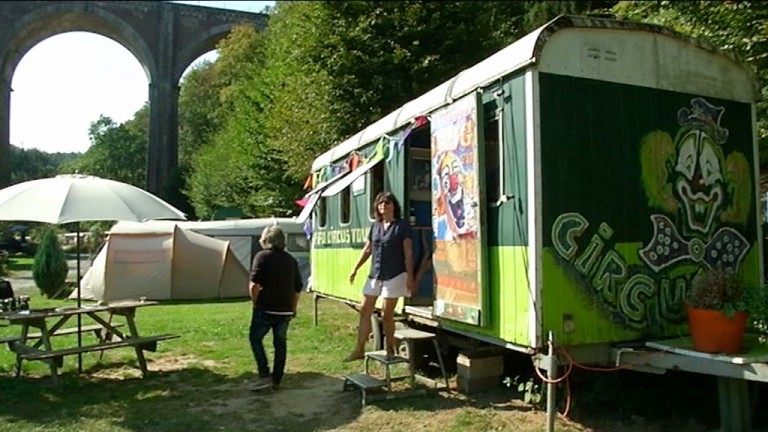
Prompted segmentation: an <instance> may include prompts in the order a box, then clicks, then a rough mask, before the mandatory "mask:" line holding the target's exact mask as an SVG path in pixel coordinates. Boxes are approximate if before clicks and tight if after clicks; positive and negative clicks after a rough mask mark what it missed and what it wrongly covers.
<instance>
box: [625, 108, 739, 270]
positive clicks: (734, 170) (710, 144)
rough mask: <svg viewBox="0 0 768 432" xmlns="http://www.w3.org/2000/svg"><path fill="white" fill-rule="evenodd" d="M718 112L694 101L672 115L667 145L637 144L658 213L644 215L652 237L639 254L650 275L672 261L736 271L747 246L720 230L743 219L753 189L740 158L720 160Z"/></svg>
mask: <svg viewBox="0 0 768 432" xmlns="http://www.w3.org/2000/svg"><path fill="white" fill-rule="evenodd" d="M724 112H725V110H724V109H723V108H722V107H718V106H715V105H712V104H711V103H709V102H708V101H706V100H705V99H703V98H699V97H697V98H694V99H693V100H691V106H690V107H684V108H681V109H680V110H679V111H678V115H677V120H678V123H679V124H680V129H679V130H678V132H677V136H676V138H675V139H674V141H673V140H672V139H671V137H670V136H669V135H668V134H666V133H662V132H655V133H651V134H649V135H648V136H646V138H645V140H644V142H643V144H642V146H641V158H642V161H643V171H644V173H643V177H644V179H645V189H646V194H647V196H648V199H649V203H650V204H652V205H654V206H655V207H656V208H658V209H660V210H662V212H663V213H664V214H654V215H652V216H651V220H652V222H653V225H654V236H653V238H652V239H651V241H650V242H649V243H648V245H646V246H645V247H644V248H643V249H642V250H641V251H640V258H641V259H642V260H643V261H644V262H645V263H646V264H648V266H649V267H650V268H651V269H653V270H654V271H656V272H658V271H660V270H661V269H663V268H666V267H668V266H670V265H672V264H673V263H678V262H693V263H700V264H703V265H704V266H705V267H707V268H724V269H727V270H731V271H738V269H739V266H740V263H741V260H742V259H743V258H744V256H745V255H746V253H747V251H748V249H749V243H748V242H747V240H746V239H745V238H744V236H743V235H742V234H741V233H740V232H738V231H737V230H736V229H734V228H733V227H729V226H725V225H726V224H728V225H736V226H738V225H740V224H743V223H744V222H745V221H746V218H747V213H746V212H747V209H748V208H749V206H750V203H751V202H750V200H751V195H752V191H751V187H750V186H749V182H746V181H744V179H748V178H749V176H750V175H751V174H750V170H749V166H748V164H747V162H746V158H745V157H744V155H743V154H741V153H739V152H736V151H734V152H732V153H730V154H728V155H727V157H726V155H725V153H724V151H723V147H724V145H725V144H726V142H727V140H728V129H725V128H723V127H722V126H720V121H721V117H722V116H723V113H724ZM659 167H663V168H662V169H659ZM669 168H671V169H669ZM673 220H674V221H675V222H673Z"/></svg>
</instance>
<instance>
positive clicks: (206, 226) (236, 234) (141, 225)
mask: <svg viewBox="0 0 768 432" xmlns="http://www.w3.org/2000/svg"><path fill="white" fill-rule="evenodd" d="M271 225H278V226H280V227H281V228H282V229H283V232H284V233H285V237H286V248H285V249H286V251H288V253H290V254H291V255H292V256H293V257H294V258H296V261H297V262H298V263H299V271H300V272H301V276H302V280H303V281H304V283H305V285H304V286H305V287H306V283H307V280H308V278H309V273H310V265H309V240H308V239H307V235H306V234H305V233H304V227H303V225H302V224H301V223H299V222H297V220H296V219H295V218H259V219H234V220H220V221H169V220H152V221H146V222H118V223H117V224H116V225H115V226H114V227H113V228H112V232H122V233H136V234H141V233H146V232H152V231H157V230H161V231H162V230H170V229H171V227H174V226H178V227H179V228H182V229H184V230H189V231H193V232H195V233H198V234H204V235H206V236H208V237H212V238H215V239H219V240H224V241H227V242H229V248H230V249H231V250H232V253H233V254H234V255H235V257H236V258H237V260H238V261H239V262H240V264H241V265H242V266H243V268H245V269H246V270H250V268H251V262H252V260H253V256H254V255H256V253H257V252H258V251H259V250H261V246H260V245H259V237H261V232H262V231H264V228H266V227H268V226H271Z"/></svg>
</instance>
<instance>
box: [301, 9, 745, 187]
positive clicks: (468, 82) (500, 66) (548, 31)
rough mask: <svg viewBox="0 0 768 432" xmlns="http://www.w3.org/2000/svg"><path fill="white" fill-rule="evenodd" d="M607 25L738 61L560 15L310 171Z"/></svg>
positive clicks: (642, 27) (631, 25)
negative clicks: (577, 34)
mask: <svg viewBox="0 0 768 432" xmlns="http://www.w3.org/2000/svg"><path fill="white" fill-rule="evenodd" d="M574 27H575V28H608V29H625V30H636V31H645V32H652V33H658V34H664V35H667V36H670V37H672V38H675V39H680V40H683V41H685V42H687V43H689V44H691V45H693V46H697V47H699V48H701V49H704V50H706V51H710V52H715V53H718V54H720V55H724V56H726V57H728V58H730V59H731V60H732V61H734V62H735V63H739V62H738V61H737V60H736V59H735V58H734V57H733V56H731V55H729V54H728V53H725V52H723V51H721V50H719V49H717V48H715V47H713V46H711V45H709V44H707V43H705V42H703V41H700V40H697V39H693V38H690V37H688V36H685V35H683V34H680V33H677V32H675V31H673V30H671V29H669V28H667V27H662V26H657V25H653V24H645V23H637V22H631V21H619V20H612V19H606V18H592V17H583V16H560V17H557V18H555V19H554V20H552V21H550V22H548V23H547V24H545V25H543V26H541V27H539V28H538V29H536V30H534V31H533V32H531V33H529V34H527V35H526V36H524V37H522V38H520V39H518V40H517V41H515V42H514V43H512V44H511V45H509V46H507V47H506V48H503V49H502V50H500V51H498V52H497V53H495V54H493V55H491V56H490V57H488V58H486V59H485V60H483V61H481V62H480V63H477V64H476V65H474V66H472V67H470V68H468V69H465V70H463V71H461V72H459V73H458V74H457V75H456V76H454V77H453V78H451V79H450V80H448V81H446V82H444V83H442V84H440V85H439V86H437V87H435V88H434V89H432V90H430V91H429V92H427V93H425V94H423V95H421V96H420V97H418V98H416V99H413V100H411V101H409V102H407V103H406V104H405V105H403V106H401V107H400V108H398V109H396V110H395V111H393V112H391V113H389V114H388V115H386V116H385V117H383V118H381V119H379V120H378V121H376V122H375V123H373V124H371V125H369V126H368V127H366V128H365V129H363V130H361V131H360V132H358V133H356V134H355V135H353V136H351V137H350V138H348V139H346V140H345V141H343V142H342V143H341V144H339V145H337V146H336V147H334V148H332V149H331V150H328V151H327V152H325V153H323V154H321V155H320V156H318V157H317V158H316V159H315V160H314V162H313V163H312V171H313V172H314V171H317V170H318V169H320V168H322V167H324V166H326V165H328V164H330V163H332V162H334V161H337V160H339V159H341V158H344V157H346V156H347V155H349V154H350V153H351V152H353V151H355V150H357V149H360V148H362V147H364V146H366V145H367V144H370V143H372V142H375V141H376V140H378V139H379V138H381V137H382V136H383V135H384V134H387V133H390V132H391V131H393V130H396V129H398V128H400V127H402V126H404V125H406V124H408V123H409V122H410V121H411V120H413V118H414V117H417V116H419V115H425V114H427V113H430V112H432V111H434V110H435V109H437V108H440V107H441V106H443V105H447V104H449V103H451V102H452V101H454V100H456V99H458V98H460V97H462V96H465V95H466V94H468V93H470V92H471V91H473V90H474V89H476V88H478V87H483V86H486V85H488V84H490V83H492V82H493V81H495V80H498V79H499V78H501V77H503V76H505V75H508V74H510V73H512V72H514V71H516V70H520V69H524V68H525V67H527V66H529V65H531V64H534V63H536V61H537V58H538V56H539V53H540V52H541V50H542V48H543V46H544V44H545V43H546V42H547V40H548V39H549V38H550V37H551V36H552V35H553V34H554V33H556V32H557V31H559V30H562V29H566V28H574ZM743 69H744V70H745V71H746V72H747V73H748V74H749V75H750V77H751V78H752V87H753V93H754V95H755V96H754V99H755V100H757V99H759V87H758V84H757V81H756V79H755V78H754V74H752V73H751V71H750V70H749V69H748V68H746V67H743Z"/></svg>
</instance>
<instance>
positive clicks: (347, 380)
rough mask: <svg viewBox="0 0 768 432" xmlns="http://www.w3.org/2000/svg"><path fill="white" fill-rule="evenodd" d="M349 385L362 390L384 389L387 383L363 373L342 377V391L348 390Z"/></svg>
mask: <svg viewBox="0 0 768 432" xmlns="http://www.w3.org/2000/svg"><path fill="white" fill-rule="evenodd" d="M349 384H354V385H355V386H357V387H359V388H361V389H363V390H368V389H374V388H384V387H386V386H387V382H386V381H384V380H381V379H378V378H376V377H372V376H370V375H368V374H365V373H356V374H352V375H347V376H345V377H344V390H350V387H349Z"/></svg>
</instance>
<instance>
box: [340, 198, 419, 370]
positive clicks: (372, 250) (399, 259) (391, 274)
mask: <svg viewBox="0 0 768 432" xmlns="http://www.w3.org/2000/svg"><path fill="white" fill-rule="evenodd" d="M373 206H374V213H375V215H376V220H375V221H374V222H373V223H372V224H371V230H370V231H369V233H368V241H366V242H365V246H363V251H362V253H361V254H360V259H358V260H357V264H355V268H354V269H353V270H352V273H351V274H350V275H349V283H354V282H355V276H357V270H359V269H360V267H361V266H362V265H363V264H364V263H365V262H366V261H367V260H368V257H372V260H371V272H370V274H369V275H368V280H366V282H365V286H364V288H363V302H362V306H361V309H360V324H359V326H358V331H357V344H356V345H355V349H354V350H353V351H352V353H351V354H349V355H348V356H347V358H346V359H344V361H353V360H360V359H363V358H364V357H365V342H366V340H368V335H369V334H370V332H371V315H372V314H373V309H374V307H375V306H376V299H377V298H378V297H379V296H381V297H382V298H383V299H384V309H383V311H382V314H383V316H382V319H383V321H384V338H385V341H386V350H387V356H389V357H392V356H394V355H395V348H394V336H395V316H394V314H395V305H396V304H397V301H398V299H399V298H400V297H407V296H410V295H411V293H412V292H413V289H414V285H415V282H414V273H413V270H414V269H413V245H412V241H411V227H410V225H409V224H408V222H407V221H405V220H403V219H402V218H401V214H400V213H401V210H400V203H398V202H397V199H396V198H395V196H394V195H392V193H390V192H381V193H379V194H378V195H377V196H376V199H375V200H374V201H373Z"/></svg>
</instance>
